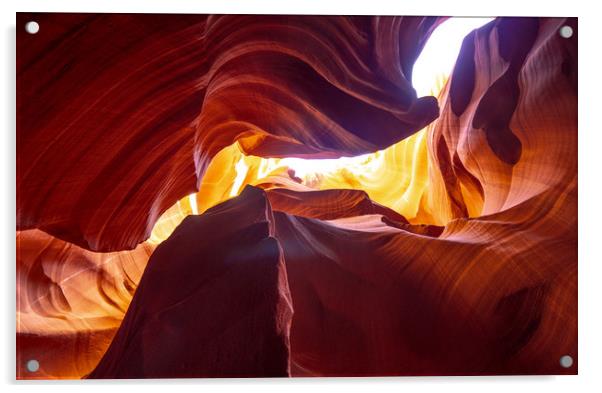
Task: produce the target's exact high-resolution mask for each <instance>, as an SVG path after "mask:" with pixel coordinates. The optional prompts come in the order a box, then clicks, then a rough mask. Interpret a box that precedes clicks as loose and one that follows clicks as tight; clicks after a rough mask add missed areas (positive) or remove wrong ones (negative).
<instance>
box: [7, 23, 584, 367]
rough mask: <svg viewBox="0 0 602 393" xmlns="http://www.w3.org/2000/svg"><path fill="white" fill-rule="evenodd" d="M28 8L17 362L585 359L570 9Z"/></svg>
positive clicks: (503, 362)
mask: <svg viewBox="0 0 602 393" xmlns="http://www.w3.org/2000/svg"><path fill="white" fill-rule="evenodd" d="M29 22H35V24H28V23H29ZM17 27H18V28H17V68H16V69H17V177H16V179H17V212H16V213H17V234H16V238H17V337H16V340H17V361H16V364H17V378H20V379H30V378H40V379H46V378H48V379H54V378H58V379H79V378H157V377H160V378H163V377H166V378H179V377H187V378H188V377H297V376H408V375H505V374H576V373H577V214H576V213H577V199H576V197H577V35H578V26H577V20H576V19H574V18H477V19H475V18H442V17H416V16H412V17H392V16H384V17H377V16H354V17H351V16H285V15H270V16H265V15H145V14H60V13H56V14H36V13H20V14H18V15H17Z"/></svg>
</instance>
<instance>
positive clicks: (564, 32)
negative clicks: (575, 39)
mask: <svg viewBox="0 0 602 393" xmlns="http://www.w3.org/2000/svg"><path fill="white" fill-rule="evenodd" d="M558 32H559V33H560V36H561V37H562V38H571V37H572V36H573V28H572V27H571V26H566V25H565V26H562V27H561V28H560V30H558Z"/></svg>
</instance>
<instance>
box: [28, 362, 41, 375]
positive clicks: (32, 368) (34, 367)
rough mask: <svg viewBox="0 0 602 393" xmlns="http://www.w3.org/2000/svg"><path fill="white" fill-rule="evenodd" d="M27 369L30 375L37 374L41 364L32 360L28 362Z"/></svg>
mask: <svg viewBox="0 0 602 393" xmlns="http://www.w3.org/2000/svg"><path fill="white" fill-rule="evenodd" d="M25 367H26V368H27V371H29V372H30V373H35V372H36V371H38V370H39V369H40V362H38V361H37V360H35V359H31V360H28V361H27V364H26V365H25Z"/></svg>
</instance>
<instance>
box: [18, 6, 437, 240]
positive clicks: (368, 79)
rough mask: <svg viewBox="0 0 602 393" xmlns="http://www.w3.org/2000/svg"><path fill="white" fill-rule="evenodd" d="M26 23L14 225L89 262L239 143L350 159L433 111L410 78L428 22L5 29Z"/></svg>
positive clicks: (65, 22) (91, 19) (205, 19)
mask: <svg viewBox="0 0 602 393" xmlns="http://www.w3.org/2000/svg"><path fill="white" fill-rule="evenodd" d="M31 19H35V20H37V21H38V22H39V23H40V25H42V24H44V25H45V26H48V27H47V29H46V31H45V33H44V34H40V35H39V36H38V35H28V34H26V33H25V32H22V33H21V32H20V33H19V34H18V37H17V41H18V42H17V45H18V47H19V48H20V50H19V53H18V54H17V70H18V71H17V84H18V87H17V90H18V94H17V127H18V130H19V131H18V142H17V156H18V161H17V168H18V175H17V191H18V194H19V196H18V198H17V199H18V202H17V227H18V229H20V230H25V229H31V228H39V229H42V230H44V231H45V232H48V233H50V234H52V235H53V236H55V237H59V238H61V239H63V240H67V241H69V242H72V243H75V244H78V245H79V246H81V247H84V248H87V249H90V250H93V251H116V250H123V249H131V248H134V247H136V245H137V244H138V243H140V242H141V241H143V240H145V239H146V238H148V237H149V236H150V233H151V230H152V228H153V224H154V223H155V221H156V220H157V219H158V218H159V216H160V215H161V213H163V212H164V211H165V210H167V209H168V208H169V207H170V206H172V205H173V204H174V203H175V202H176V201H177V200H178V199H180V198H181V197H182V196H185V195H187V194H190V193H192V192H193V191H195V190H196V189H197V187H198V185H199V184H200V182H201V180H202V178H203V174H204V173H205V170H206V167H207V165H208V164H209V162H210V160H211V158H212V157H213V156H215V155H216V154H217V153H218V152H219V151H220V150H221V149H222V148H224V147H226V146H229V145H231V144H232V143H233V142H235V141H236V140H239V141H240V144H241V146H242V147H243V149H244V151H245V152H246V153H247V154H254V155H260V156H312V157H339V156H342V155H357V154H362V153H369V152H372V151H374V150H377V149H382V148H385V147H387V146H389V145H391V144H392V143H395V142H397V141H399V140H401V139H403V138H405V137H407V136H409V135H411V134H413V133H414V132H416V131H418V130H420V129H421V128H422V127H424V126H425V125H426V124H428V123H430V122H431V121H432V120H433V119H435V118H436V117H437V114H438V110H437V102H436V100H435V99H434V98H432V97H425V98H421V99H417V98H416V93H415V91H414V90H413V89H412V86H411V84H410V82H409V80H410V79H411V68H412V64H413V62H414V60H415V59H416V57H417V56H418V53H419V52H420V49H421V48H422V46H423V45H424V43H425V41H426V39H427V38H428V36H429V34H430V32H431V30H432V29H433V28H434V27H435V25H436V23H437V18H421V17H408V18H397V17H351V18H349V17H318V18H307V17H302V16H301V17H295V16H236V15H234V16H232V15H230V16H227V15H226V16H205V15H177V16H172V17H170V16H166V15H102V14H94V15H85V14H72V15H64V14H19V16H18V21H17V22H18V24H19V25H21V24H24V23H25V22H26V21H28V20H31ZM124 31H127V32H128V34H123V32H124ZM335 102H336V105H332V103H335ZM375 130H378V131H377V132H375Z"/></svg>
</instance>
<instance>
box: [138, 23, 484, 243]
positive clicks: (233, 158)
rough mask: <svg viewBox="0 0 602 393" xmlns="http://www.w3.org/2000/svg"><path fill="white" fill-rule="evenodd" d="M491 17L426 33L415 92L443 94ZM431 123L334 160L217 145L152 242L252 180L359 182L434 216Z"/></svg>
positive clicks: (411, 211) (412, 213) (412, 212)
mask: <svg viewBox="0 0 602 393" xmlns="http://www.w3.org/2000/svg"><path fill="white" fill-rule="evenodd" d="M492 20H493V18H473V17H457V18H450V19H447V20H446V21H444V22H443V23H441V24H440V25H439V26H438V27H437V28H436V29H435V31H434V32H433V33H432V35H431V36H430V38H429V39H428V41H427V43H426V45H425V47H424V48H423V50H422V52H421V54H420V56H419V57H418V59H417V60H416V62H415V64H414V68H413V71H412V85H413V86H414V88H415V90H416V94H417V96H418V97H423V96H429V95H430V96H435V97H438V96H439V94H440V92H441V90H442V89H443V88H444V86H445V83H446V82H447V79H448V78H449V75H450V74H451V72H452V70H453V67H454V64H455V61H456V59H457V57H458V54H459V52H460V47H461V45H462V41H463V39H464V37H465V36H466V35H467V34H468V33H470V32H471V31H472V30H474V29H476V28H479V27H481V26H483V25H485V24H486V23H488V22H490V21H492ZM427 129H428V127H427V128H424V129H422V130H420V131H418V132H417V133H415V134H414V135H412V136H410V137H408V138H405V139H404V140H402V141H400V142H398V143H396V144H394V145H392V146H390V147H388V148H386V149H384V150H380V151H376V152H374V153H369V154H363V155H360V156H355V157H341V158H336V159H302V158H261V157H255V156H247V155H245V154H243V153H242V151H241V149H240V147H239V146H238V143H234V144H233V145H231V146H228V147H226V148H224V149H222V151H220V152H219V153H218V154H217V155H216V156H215V157H214V158H213V160H212V162H211V164H210V165H209V168H208V169H207V172H206V173H205V175H204V177H203V179H202V182H201V185H200V189H199V192H198V193H195V194H191V195H189V196H187V197H185V198H183V199H181V200H180V201H178V202H177V203H176V204H175V205H174V206H172V207H171V208H170V209H168V210H167V211H166V212H165V213H164V214H163V215H162V216H161V218H160V219H159V220H158V221H157V222H156V224H155V226H154V228H153V231H152V234H151V237H150V239H149V242H150V243H155V244H156V243H160V242H162V241H163V240H165V239H166V238H167V237H168V236H169V235H170V234H171V233H172V232H173V230H174V229H175V227H176V226H177V225H178V224H179V223H180V222H181V221H182V220H183V218H184V217H186V216H187V215H189V214H201V213H203V212H204V211H205V210H207V209H208V208H210V207H212V206H214V205H216V204H218V203H220V202H223V201H225V200H227V199H229V198H232V197H235V196H237V195H238V194H240V192H241V191H242V190H243V188H244V186H245V185H247V184H251V185H254V186H258V187H262V188H265V189H269V188H276V187H285V188H289V189H293V190H298V191H312V190H325V189H337V188H339V189H341V188H345V189H349V188H351V189H360V190H364V191H366V193H367V194H368V195H369V197H370V199H372V200H373V201H375V202H377V203H380V204H382V205H384V206H387V207H389V208H391V209H393V210H395V211H397V212H398V213H400V214H402V215H403V216H404V217H406V218H407V219H408V220H409V221H410V222H415V223H434V224H441V222H437V219H436V217H435V218H434V217H433V216H429V215H425V214H424V213H423V214H422V216H420V212H419V210H420V204H421V202H422V200H423V195H424V194H425V193H427V192H428V186H429V184H428V183H429V174H428V149H427V138H426V135H427Z"/></svg>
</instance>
